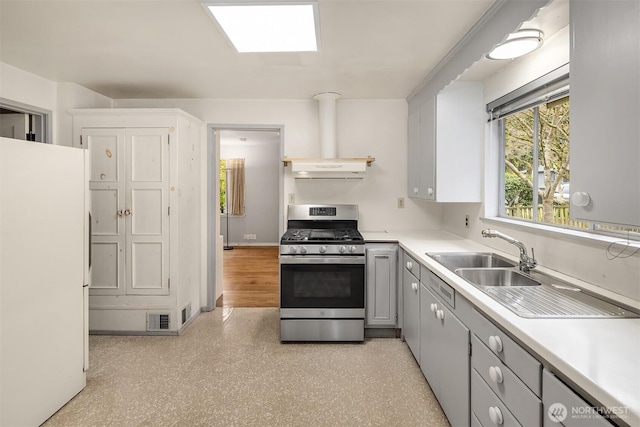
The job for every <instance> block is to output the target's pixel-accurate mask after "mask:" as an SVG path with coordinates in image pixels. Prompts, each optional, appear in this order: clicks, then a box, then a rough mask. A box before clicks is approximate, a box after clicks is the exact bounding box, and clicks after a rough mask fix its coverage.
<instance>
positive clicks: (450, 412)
mask: <svg viewBox="0 0 640 427" xmlns="http://www.w3.org/2000/svg"><path fill="white" fill-rule="evenodd" d="M428 274H429V277H427V278H425V277H424V275H423V276H422V279H423V283H422V284H421V289H420V368H421V369H422V372H423V373H424V376H425V378H426V379H427V381H428V382H429V385H430V387H431V390H433V393H434V394H435V395H436V398H437V399H438V402H440V406H441V407H442V410H443V411H444V413H445V415H446V416H447V418H448V419H449V422H450V423H451V425H452V426H466V425H469V422H470V418H469V415H470V408H469V329H468V328H467V327H466V326H465V325H464V324H463V323H462V322H461V321H460V320H459V319H458V318H457V317H456V316H455V315H454V314H453V312H452V311H451V310H450V309H449V308H447V306H446V305H445V303H443V302H442V301H441V300H440V299H438V298H437V297H436V296H435V295H434V294H433V293H431V291H430V290H429V287H428V285H426V284H425V283H424V282H425V281H426V282H427V283H428V281H434V280H435V281H439V279H438V278H437V277H435V276H434V275H433V273H431V272H429V273H428ZM445 286H446V285H445ZM460 301H461V299H460V298H459V301H458V302H459V303H460Z"/></svg>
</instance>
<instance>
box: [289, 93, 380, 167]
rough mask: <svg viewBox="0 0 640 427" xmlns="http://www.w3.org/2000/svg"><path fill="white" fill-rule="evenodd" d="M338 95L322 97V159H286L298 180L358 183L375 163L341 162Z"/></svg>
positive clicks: (319, 96) (321, 95)
mask: <svg viewBox="0 0 640 427" xmlns="http://www.w3.org/2000/svg"><path fill="white" fill-rule="evenodd" d="M338 98H340V94H339V93H336V92H324V93H319V94H317V95H315V96H314V97H313V99H315V100H317V101H318V104H319V105H318V111H319V122H320V157H321V158H320V159H285V160H284V161H285V164H286V163H287V162H288V161H290V162H291V171H292V172H293V174H294V177H295V178H298V179H313V178H315V179H354V178H363V177H364V175H365V173H366V171H367V166H368V165H370V164H371V162H372V161H373V160H374V159H372V158H371V157H367V158H349V159H344V158H339V157H338V143H337V141H336V100H337V99H338Z"/></svg>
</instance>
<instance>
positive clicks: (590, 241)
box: [480, 217, 640, 255]
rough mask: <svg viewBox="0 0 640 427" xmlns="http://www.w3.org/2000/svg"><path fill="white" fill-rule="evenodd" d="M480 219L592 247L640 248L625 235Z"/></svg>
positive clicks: (513, 221) (638, 243)
mask: <svg viewBox="0 0 640 427" xmlns="http://www.w3.org/2000/svg"><path fill="white" fill-rule="evenodd" d="M480 220H481V221H482V222H484V223H488V224H496V225H501V226H504V227H508V228H511V229H515V230H521V231H526V232H529V233H535V234H538V235H543V236H546V237H550V238H554V239H559V240H565V241H571V242H579V243H581V244H585V245H588V246H592V247H602V248H608V247H609V246H611V245H612V244H614V243H622V244H624V245H628V246H629V247H632V248H640V242H638V241H633V240H630V241H628V242H627V240H626V239H624V238H623V237H615V236H607V235H604V234H597V233H589V232H586V231H580V230H572V229H569V228H562V227H554V226H550V225H544V224H536V223H530V222H525V221H518V220H513V219H508V218H500V217H491V218H485V217H482V218H480ZM636 255H640V251H638V252H636Z"/></svg>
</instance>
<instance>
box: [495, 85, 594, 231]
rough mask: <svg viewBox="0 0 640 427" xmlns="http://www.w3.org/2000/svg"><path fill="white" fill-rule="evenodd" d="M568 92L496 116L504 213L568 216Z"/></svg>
mask: <svg viewBox="0 0 640 427" xmlns="http://www.w3.org/2000/svg"><path fill="white" fill-rule="evenodd" d="M569 110H570V108H569V97H564V98H561V99H558V100H555V101H552V102H549V103H542V104H539V105H537V106H534V107H532V108H528V109H525V110H523V111H519V112H517V113H514V114H511V115H508V116H506V117H504V118H503V119H501V120H502V121H503V123H502V125H503V129H504V133H503V138H504V154H505V158H504V178H503V186H504V187H503V189H504V195H505V201H504V203H505V205H504V213H505V215H507V216H513V217H518V218H523V219H530V220H533V221H539V222H544V223H550V224H562V225H573V226H578V227H587V226H588V225H587V224H584V223H577V222H573V221H570V220H569V200H568V199H569V183H570V167H569V140H570V138H569Z"/></svg>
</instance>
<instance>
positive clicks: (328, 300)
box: [280, 205, 365, 341]
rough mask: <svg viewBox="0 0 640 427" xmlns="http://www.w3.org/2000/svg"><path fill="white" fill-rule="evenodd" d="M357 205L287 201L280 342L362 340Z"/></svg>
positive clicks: (361, 252)
mask: <svg viewBox="0 0 640 427" xmlns="http://www.w3.org/2000/svg"><path fill="white" fill-rule="evenodd" d="M364 289H365V250H364V239H363V238H362V235H361V234H360V233H359V232H358V206H356V205H289V207H288V215H287V232H286V233H285V234H284V235H283V236H282V239H281V240H280V339H281V341H364V298H365V295H364V293H365V290H364Z"/></svg>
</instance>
